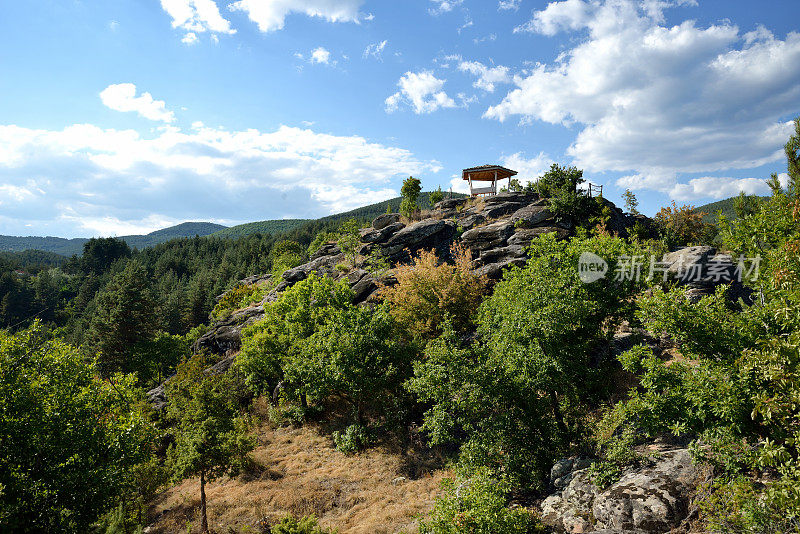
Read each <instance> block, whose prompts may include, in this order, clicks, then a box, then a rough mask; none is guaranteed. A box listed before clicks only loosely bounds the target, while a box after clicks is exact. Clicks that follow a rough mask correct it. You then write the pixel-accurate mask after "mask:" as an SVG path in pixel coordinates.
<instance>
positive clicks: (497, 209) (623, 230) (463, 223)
mask: <svg viewBox="0 0 800 534" xmlns="http://www.w3.org/2000/svg"><path fill="white" fill-rule="evenodd" d="M602 202H604V203H605V205H606V206H608V208H609V210H610V219H609V221H608V227H609V229H610V230H611V231H614V232H618V233H619V234H621V235H626V234H627V229H628V228H630V227H631V226H633V224H634V223H635V222H636V221H638V220H641V219H640V217H641V216H630V215H626V214H624V213H623V212H622V210H620V209H619V208H617V207H616V206H615V205H614V204H613V203H612V202H610V201H608V200H603V201H602ZM549 205H550V202H549V200H548V199H546V198H539V196H538V195H537V194H535V193H501V194H499V195H496V196H493V197H487V198H475V199H470V198H458V199H446V200H442V201H441V202H439V203H437V204H436V205H435V206H434V208H433V210H431V211H430V212H428V213H427V215H428V216H427V217H426V218H424V219H422V220H420V221H415V222H411V223H409V224H405V223H403V222H401V216H400V214H398V213H387V214H385V215H381V216H379V217H377V218H376V219H375V220H374V221H373V222H372V225H371V226H370V227H368V228H364V229H362V230H361V247H360V249H359V251H358V252H359V258H360V259H359V260H357V261H356V265H355V266H354V267H353V268H352V269H347V270H343V269H339V268H337V265H340V264H343V263H346V258H345V255H344V254H343V253H342V251H341V250H339V247H338V246H337V244H336V243H326V244H324V245H323V246H322V247H320V249H319V250H317V252H316V253H314V254H313V255H312V256H311V258H310V259H309V261H308V262H307V263H304V264H303V265H300V266H298V267H295V268H293V269H289V270H288V271H286V272H284V273H283V276H282V279H281V280H280V281H279V283H278V284H277V285H276V286H275V289H274V290H273V291H271V292H270V293H269V294H268V295H267V296H266V297H265V298H264V300H263V301H262V302H261V303H259V304H258V305H255V306H251V307H249V308H245V309H243V310H238V311H236V312H234V313H233V314H232V315H231V316H230V317H228V318H226V319H224V320H223V321H220V322H218V323H216V324H214V325H212V328H211V330H210V331H209V332H208V333H207V334H205V335H204V336H203V337H201V338H200V339H199V340H198V341H197V344H196V346H195V347H194V348H195V350H197V351H199V350H202V349H206V350H209V351H211V352H213V353H215V354H220V355H228V356H230V355H231V354H232V353H233V352H235V351H236V350H238V348H239V344H240V336H241V330H242V328H244V327H245V326H247V325H249V324H252V323H253V322H255V321H258V320H259V319H260V318H262V317H263V315H264V304H266V303H268V302H271V301H274V300H275V299H276V298H277V296H278V294H280V293H281V292H282V291H285V290H286V289H287V288H289V287H291V286H292V285H294V284H296V283H297V282H299V281H301V280H304V279H305V278H307V277H308V276H309V274H310V273H312V272H316V273H317V274H319V275H320V276H329V277H331V278H333V279H335V280H342V279H344V280H347V282H348V284H350V287H351V288H352V290H353V292H354V294H355V303H357V304H360V303H365V302H368V301H371V300H374V299H375V298H376V292H377V291H378V289H379V287H380V285H381V283H383V284H389V285H391V283H392V281H393V279H392V277H391V274H389V275H388V276H387V277H385V278H384V279H383V280H381V281H380V282H379V281H378V279H377V278H376V276H375V275H373V274H371V273H370V272H369V271H368V270H367V264H366V258H369V256H370V255H371V254H373V252H375V251H376V250H377V251H379V253H380V254H381V255H382V256H383V257H384V258H386V260H388V263H389V265H390V266H392V267H393V266H395V265H397V264H398V263H402V262H406V261H408V260H409V259H410V258H411V256H413V255H414V254H416V253H418V252H419V251H420V250H435V251H436V253H437V255H438V256H439V257H441V258H443V259H447V258H448V257H449V255H450V251H451V247H452V246H453V245H454V244H457V245H460V246H462V247H464V248H466V249H469V250H470V251H472V256H473V260H474V265H475V272H476V273H477V274H480V275H484V276H486V277H487V278H489V280H498V279H499V278H500V277H501V276H502V272H503V269H506V268H508V267H510V266H512V265H522V264H524V263H525V261H526V260H527V252H526V249H527V247H528V245H529V244H530V242H531V240H532V239H533V238H534V237H536V236H538V235H541V234H546V233H555V234H556V235H557V236H558V237H559V238H566V237H568V236H570V235H572V233H573V231H574V227H573V224H572V223H571V222H570V221H569V220H568V218H566V217H563V216H562V214H559V213H553V211H551V209H550V207H549ZM269 278H270V277H269V275H265V276H253V277H250V278H248V279H245V280H243V281H242V282H243V283H246V284H253V283H264V282H267V281H268V280H269Z"/></svg>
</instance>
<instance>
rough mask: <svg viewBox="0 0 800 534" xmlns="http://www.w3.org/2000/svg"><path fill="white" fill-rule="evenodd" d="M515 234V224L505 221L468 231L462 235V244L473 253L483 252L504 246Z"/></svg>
mask: <svg viewBox="0 0 800 534" xmlns="http://www.w3.org/2000/svg"><path fill="white" fill-rule="evenodd" d="M513 233H514V223H512V222H511V221H509V220H507V219H504V220H501V221H497V222H494V223H491V224H487V225H486V226H479V227H477V228H473V229H472V230H467V231H466V232H464V233H463V234H461V243H462V244H463V245H464V246H465V247H466V248H468V249H472V250H473V251H483V250H488V249H490V248H494V247H499V246H502V245H504V244H505V243H506V241H507V240H508V238H509V237H511V234H513Z"/></svg>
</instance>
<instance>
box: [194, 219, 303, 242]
mask: <svg viewBox="0 0 800 534" xmlns="http://www.w3.org/2000/svg"><path fill="white" fill-rule="evenodd" d="M309 221H310V219H275V220H269V221H258V222H251V223H245V224H239V225H237V226H231V227H230V228H223V229H221V230H216V231H215V232H213V234H212V235H213V236H214V237H220V238H225V239H238V238H240V237H245V236H248V235H253V234H262V235H269V234H272V235H278V234H282V233H285V232H290V231H292V230H294V229H296V228H300V227H301V226H303V225H304V224H306V223H308V222H309ZM200 235H203V234H200Z"/></svg>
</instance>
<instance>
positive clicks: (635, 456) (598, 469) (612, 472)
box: [589, 428, 643, 489]
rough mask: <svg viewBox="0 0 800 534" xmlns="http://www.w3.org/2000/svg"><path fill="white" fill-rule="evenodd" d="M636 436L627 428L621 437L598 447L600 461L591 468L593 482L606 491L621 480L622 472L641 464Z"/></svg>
mask: <svg viewBox="0 0 800 534" xmlns="http://www.w3.org/2000/svg"><path fill="white" fill-rule="evenodd" d="M635 443H636V436H635V434H634V432H633V430H632V429H630V428H626V429H624V430H623V432H622V433H621V434H619V435H616V434H615V435H612V436H611V437H610V438H608V439H607V440H605V441H604V442H603V443H601V444H600V446H599V447H598V449H599V450H598V453H599V454H598V455H599V457H600V459H599V460H598V461H596V462H594V463H593V464H592V465H591V467H590V468H589V476H590V477H591V479H592V482H594V483H595V485H597V486H598V487H599V488H601V489H604V488H607V487H608V486H610V485H611V484H613V483H614V482H616V481H617V480H619V477H620V476H621V475H622V471H623V470H625V469H626V468H628V467H631V466H635V465H638V464H640V463H641V461H642V459H643V457H642V455H641V454H639V453H637V452H636V450H635V449H634V448H633V446H634V445H635Z"/></svg>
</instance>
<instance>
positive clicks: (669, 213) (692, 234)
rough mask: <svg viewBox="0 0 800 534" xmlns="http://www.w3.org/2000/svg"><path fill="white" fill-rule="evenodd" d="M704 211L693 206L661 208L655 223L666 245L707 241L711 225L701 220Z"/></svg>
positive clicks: (711, 228)
mask: <svg viewBox="0 0 800 534" xmlns="http://www.w3.org/2000/svg"><path fill="white" fill-rule="evenodd" d="M705 215H706V213H705V212H702V211H697V210H695V208H694V206H689V205H683V206H678V205H677V204H676V203H675V201H672V206H671V207H670V206H667V207H664V208H661V210H660V211H659V212H658V213H656V217H655V220H656V223H657V224H658V225H659V226H660V227H661V232H662V235H663V238H664V239H665V240H666V242H667V244H668V246H669V247H670V248H673V247H675V246H683V245H690V244H693V245H697V244H701V243H703V242H705V241H709V238H710V237H711V233H712V231H713V225H711V224H708V223H705V222H703V217H704V216H705Z"/></svg>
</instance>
